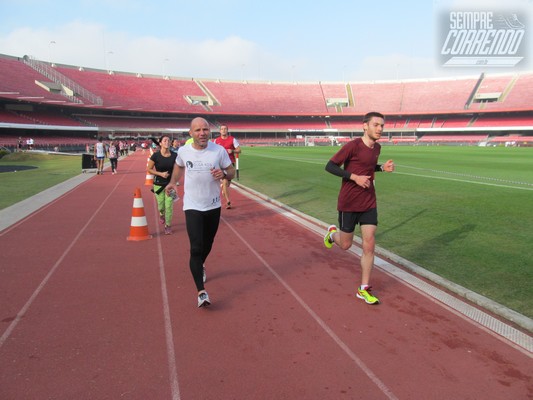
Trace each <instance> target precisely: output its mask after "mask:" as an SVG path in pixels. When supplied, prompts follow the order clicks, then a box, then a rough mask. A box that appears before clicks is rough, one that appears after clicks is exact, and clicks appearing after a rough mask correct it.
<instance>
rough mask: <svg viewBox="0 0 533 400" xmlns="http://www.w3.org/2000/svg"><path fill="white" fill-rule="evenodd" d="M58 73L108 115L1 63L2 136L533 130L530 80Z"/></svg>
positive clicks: (8, 60)
mask: <svg viewBox="0 0 533 400" xmlns="http://www.w3.org/2000/svg"><path fill="white" fill-rule="evenodd" d="M55 69H56V70H57V71H58V72H60V73H61V74H62V75H64V76H66V77H67V78H69V79H70V80H72V81H73V82H75V83H76V84H78V85H80V86H81V87H83V88H86V89H88V90H89V91H90V92H92V93H94V94H95V95H97V96H99V97H101V98H102V100H103V105H101V106H100V105H95V104H92V103H89V102H87V101H84V99H83V98H81V101H84V102H83V103H82V104H78V103H73V102H71V101H70V100H69V99H67V98H66V97H64V96H62V95H61V94H59V93H57V92H54V91H53V90H52V91H50V90H46V89H45V87H46V85H44V86H45V87H43V86H42V85H41V86H40V85H38V84H36V82H38V81H40V82H44V81H47V80H48V79H47V78H45V77H44V76H43V75H41V74H40V73H39V72H37V71H35V70H34V69H32V68H31V67H29V66H28V65H26V64H25V63H24V62H22V60H21V59H19V58H17V57H11V56H5V55H0V76H2V79H1V80H0V124H2V125H3V126H2V129H8V127H9V126H10V125H13V126H16V125H22V124H38V125H43V126H45V127H46V126H64V127H72V128H73V129H72V130H73V131H75V130H76V127H97V128H98V129H100V130H103V131H106V130H113V131H115V130H123V131H126V132H127V131H131V132H138V131H147V132H148V131H149V132H164V131H166V130H169V129H176V130H179V131H184V130H187V129H188V124H189V121H190V118H191V117H192V116H195V115H202V116H205V117H207V118H208V119H209V121H210V122H211V123H212V127H213V130H216V129H217V127H218V126H219V125H220V124H221V123H226V124H228V125H229V127H230V131H237V132H248V133H250V134H251V135H252V136H253V135H255V134H258V133H261V132H269V133H272V134H275V133H283V132H287V133H290V132H298V131H301V132H308V133H311V134H312V132H313V131H316V132H318V133H317V135H318V134H320V135H325V134H327V132H328V130H331V132H335V131H338V132H341V133H342V132H344V133H345V134H347V135H351V134H353V133H360V132H361V131H362V124H361V118H362V116H363V115H364V114H365V113H366V112H368V111H372V110H376V111H380V112H383V113H384V114H385V115H386V126H385V131H386V132H391V133H392V134H393V135H392V136H391V140H393V141H395V142H397V143H400V142H401V143H404V142H409V141H413V140H415V139H412V138H415V137H416V136H415V134H416V135H418V136H421V139H420V141H422V142H425V141H428V140H430V138H431V136H428V135H429V134H432V133H431V130H432V129H435V128H440V129H444V130H446V129H449V132H448V134H447V135H444V136H445V137H444V138H440V139H441V141H453V140H456V139H457V138H453V137H451V136H450V134H452V133H453V134H455V133H457V132H458V130H461V129H465V132H466V133H465V134H467V135H468V136H466V137H465V139H466V140H467V142H474V141H477V140H478V139H479V137H477V136H472V135H471V134H472V133H473V132H476V135H477V132H478V131H479V128H482V129H484V130H485V128H487V131H488V132H490V134H491V135H506V134H508V133H509V131H512V129H508V130H507V132H506V128H516V127H524V128H525V130H526V131H531V129H532V128H531V127H532V126H533V114H532V111H533V110H532V104H533V97H532V96H533V95H532V93H533V89H532V88H533V73H531V72H523V73H512V74H499V75H491V74H483V75H481V76H480V77H463V78H454V79H425V80H422V79H419V80H402V81H399V80H396V81H367V82H265V81H263V82H252V81H221V80H209V79H202V80H197V79H192V78H173V77H170V78H167V77H163V76H153V75H144V76H143V75H141V74H135V73H124V72H116V71H115V72H113V73H109V71H105V70H97V69H87V68H85V69H84V68H78V67H74V66H68V65H58V66H55ZM6 105H9V107H8V108H6ZM476 128H477V129H478V131H476ZM469 130H470V131H469ZM495 130H496V132H495ZM514 130H515V131H516V129H514ZM500 131H501V132H500ZM404 133H405V134H406V136H402V134H404ZM12 134H16V132H15V133H12ZM396 134H399V136H396ZM422 134H423V135H422ZM439 134H440V132H439ZM482 136H483V137H486V134H485V133H483V135H482ZM398 137H400V138H398ZM404 137H406V138H407V139H404ZM409 138H411V139H409ZM431 141H433V139H431Z"/></svg>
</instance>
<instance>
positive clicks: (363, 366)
mask: <svg viewBox="0 0 533 400" xmlns="http://www.w3.org/2000/svg"><path fill="white" fill-rule="evenodd" d="M221 219H222V221H223V222H224V223H225V224H226V225H227V226H228V228H229V229H231V231H232V232H233V233H234V234H235V235H236V236H237V237H238V238H239V239H240V241H241V242H242V243H244V245H245V246H246V247H247V248H248V250H250V251H251V252H252V253H253V254H254V255H255V256H256V257H257V259H258V260H259V261H261V263H262V264H263V265H264V266H265V268H266V269H268V270H269V271H270V273H271V274H272V275H273V276H274V277H275V278H276V279H277V280H278V281H279V282H280V283H281V284H282V285H283V287H285V289H287V291H288V292H289V293H290V294H291V295H292V296H293V297H294V298H295V299H296V301H297V302H298V303H300V305H301V306H302V307H303V308H304V309H305V311H307V312H308V313H309V315H310V316H311V317H312V318H313V319H314V320H315V321H316V323H317V324H318V325H319V326H320V327H321V328H322V329H323V330H324V331H325V332H326V333H327V334H328V335H329V336H330V337H331V338H332V339H333V341H334V342H335V343H336V344H337V345H338V346H339V347H340V348H341V349H342V350H343V351H344V352H345V353H346V354H347V355H348V357H350V358H351V359H352V360H353V361H354V362H355V364H356V365H357V366H358V367H359V368H360V369H361V370H362V371H363V372H364V373H365V374H366V375H367V376H368V378H369V379H370V380H371V381H372V382H373V383H374V384H375V385H376V386H377V387H378V388H379V389H380V390H381V391H382V392H383V394H385V396H387V398H388V399H391V400H396V399H398V397H396V396H395V395H394V393H392V391H391V390H390V389H389V388H388V387H387V386H386V385H385V383H383V382H382V381H381V380H380V379H379V378H378V377H377V375H376V374H374V372H372V370H371V369H370V368H369V367H368V366H367V365H366V364H365V363H364V362H363V360H361V359H360V358H359V357H357V355H356V354H355V353H354V352H353V351H352V350H351V349H350V348H349V347H348V346H347V345H346V343H344V342H343V341H342V340H341V338H339V337H338V336H337V335H336V334H335V332H333V330H332V329H331V328H330V327H329V326H328V325H327V324H326V323H325V322H324V321H323V320H322V319H321V318H320V317H319V316H318V315H317V314H316V313H315V312H314V311H313V310H312V309H311V307H309V305H308V304H307V303H306V302H305V301H304V300H303V299H302V298H301V297H300V296H298V294H297V293H296V292H295V291H294V290H293V289H292V288H291V287H290V286H289V284H288V283H287V282H285V280H284V279H283V278H282V277H281V276H280V275H279V274H278V273H277V272H276V271H275V270H274V269H273V268H272V267H271V266H270V264H269V263H268V262H267V261H266V260H265V259H264V258H263V257H261V255H260V254H259V253H258V252H257V251H255V249H254V248H253V247H252V246H251V245H250V244H249V243H248V242H247V241H246V239H244V238H243V237H242V236H241V235H240V234H239V233H238V232H237V231H236V230H235V228H233V226H231V224H229V223H228V221H227V220H226V219H225V218H224V217H221Z"/></svg>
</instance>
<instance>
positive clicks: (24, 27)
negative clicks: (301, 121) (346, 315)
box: [0, 0, 533, 81]
mask: <svg viewBox="0 0 533 400" xmlns="http://www.w3.org/2000/svg"><path fill="white" fill-rule="evenodd" d="M502 3H505V10H511V11H514V10H515V9H516V11H517V12H518V14H519V15H520V17H521V21H522V22H524V23H525V24H526V32H527V35H528V36H527V38H526V39H527V42H526V44H527V48H528V49H529V50H528V57H526V58H527V59H529V58H533V51H532V50H531V49H533V34H531V32H533V17H532V10H533V0H506V1H505V2H503V1H501V0H499V1H494V0H462V1H459V0H404V1H394V0H393V1H383V0H373V1H368V0H362V1H359V0H335V1H331V0H327V1H322V0H269V1H266V0H265V1H262V0H249V1H244V0H201V1H194V0H185V1H183V0H151V1H145V0H78V1H76V0H69V1H66V0H0V53H2V54H7V55H11V56H17V57H22V56H24V55H31V56H34V57H35V58H37V59H40V60H45V61H53V62H55V63H61V64H69V65H75V66H84V67H88V68H100V69H113V70H116V71H127V72H135V73H137V72H140V73H144V74H157V75H170V76H177V77H196V78H219V79H223V80H242V79H245V80H275V81H289V80H290V81H292V80H298V81H340V80H352V81H361V80H383V79H411V78H432V77H443V76H454V75H473V74H478V73H479V72H481V70H473V69H467V70H464V69H463V70H458V69H449V68H448V69H446V68H443V67H442V66H440V65H439V60H438V49H439V48H440V47H439V46H440V44H439V43H438V37H437V36H438V33H437V29H436V25H437V12H438V10H441V9H448V10H450V9H451V10H453V9H455V7H461V8H463V9H464V8H469V9H474V10H480V9H489V10H490V9H491V4H493V6H492V7H496V4H500V7H501V4H502ZM524 16H525V17H524ZM524 64H525V67H526V68H527V69H528V70H531V65H533V62H530V61H529V60H527V62H526V63H522V66H521V68H524ZM486 72H487V71H486ZM489 72H491V71H489ZM494 72H495V73H500V72H510V70H509V69H502V68H500V69H496V70H494Z"/></svg>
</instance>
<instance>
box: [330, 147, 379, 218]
mask: <svg viewBox="0 0 533 400" xmlns="http://www.w3.org/2000/svg"><path fill="white" fill-rule="evenodd" d="M380 151H381V145H380V144H379V143H374V148H372V149H371V148H369V147H368V146H367V145H366V144H365V143H364V142H363V139H361V138H357V139H354V140H352V141H351V142H348V143H346V144H345V145H344V146H342V148H341V149H340V150H339V151H338V152H337V154H335V155H334V156H333V157H332V158H331V161H333V162H334V163H335V164H337V165H339V166H340V165H343V167H344V169H345V170H346V171H348V172H350V173H352V174H355V175H365V176H370V177H371V178H370V179H371V182H372V183H371V185H370V187H369V188H367V189H365V188H362V187H361V186H359V185H357V184H356V183H355V182H354V181H352V180H348V179H343V180H342V184H341V190H340V192H339V199H338V202H337V210H338V211H348V212H364V211H368V210H370V209H372V208H376V190H375V188H374V171H375V168H376V164H377V163H378V158H379V153H380Z"/></svg>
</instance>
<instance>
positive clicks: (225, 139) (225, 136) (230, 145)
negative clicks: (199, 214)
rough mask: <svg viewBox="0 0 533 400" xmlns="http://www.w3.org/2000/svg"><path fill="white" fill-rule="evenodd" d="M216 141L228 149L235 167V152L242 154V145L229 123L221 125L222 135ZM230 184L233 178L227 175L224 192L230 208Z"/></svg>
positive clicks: (223, 184) (223, 186)
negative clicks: (231, 131) (233, 134)
mask: <svg viewBox="0 0 533 400" xmlns="http://www.w3.org/2000/svg"><path fill="white" fill-rule="evenodd" d="M215 143H216V144H218V145H220V146H222V147H224V148H225V149H226V151H227V152H228V155H229V158H230V160H231V164H232V165H233V166H234V167H235V162H236V160H235V154H240V152H241V147H240V145H239V141H238V140H237V139H236V138H235V137H233V136H231V135H230V134H229V131H228V126H227V125H220V136H219V137H217V138H216V139H215ZM230 184H231V179H228V178H227V177H226V178H223V179H222V183H221V187H222V194H223V195H224V198H225V199H226V208H228V209H229V208H231V201H230V198H229V186H230Z"/></svg>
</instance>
